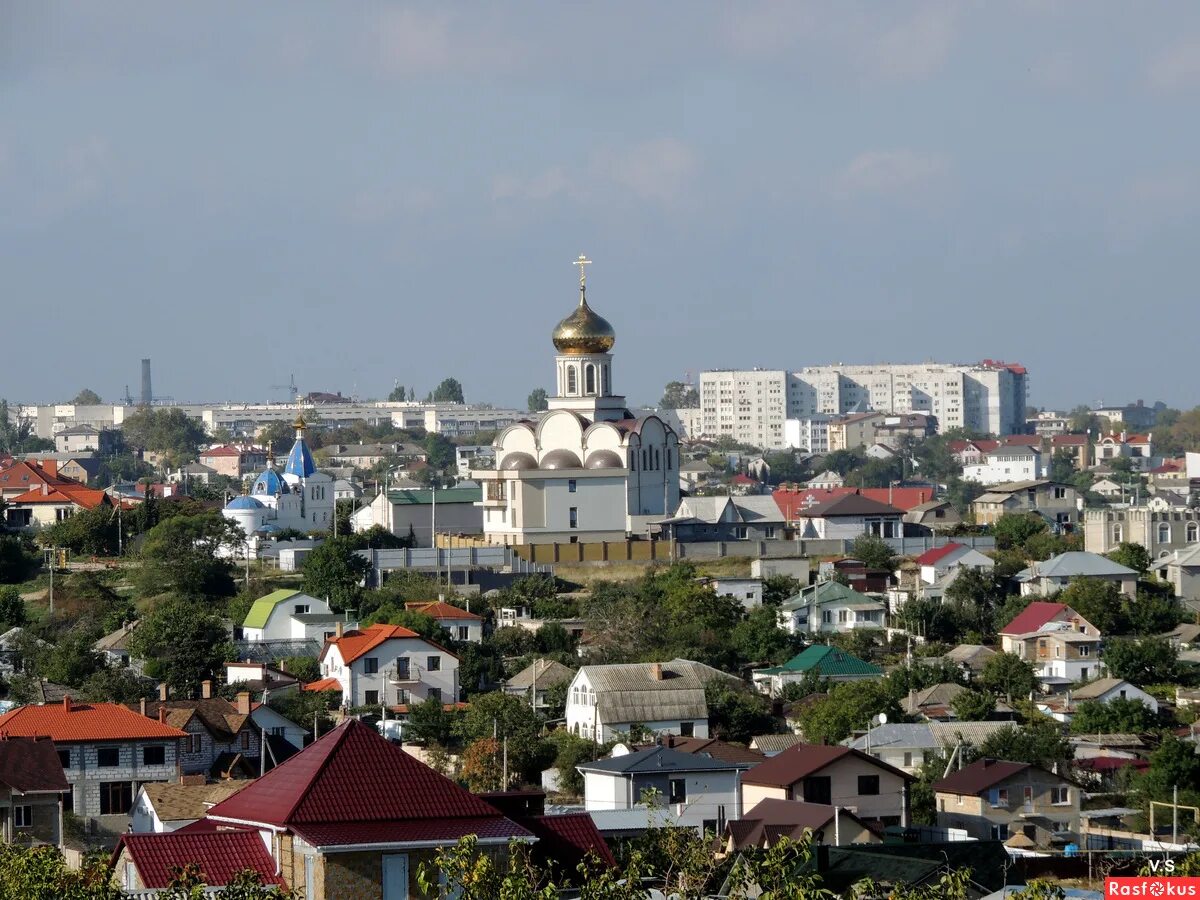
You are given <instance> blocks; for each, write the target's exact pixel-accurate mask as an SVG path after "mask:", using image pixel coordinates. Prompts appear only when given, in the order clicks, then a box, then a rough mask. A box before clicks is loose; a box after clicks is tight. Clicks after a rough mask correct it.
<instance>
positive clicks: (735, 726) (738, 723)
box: [704, 678, 775, 744]
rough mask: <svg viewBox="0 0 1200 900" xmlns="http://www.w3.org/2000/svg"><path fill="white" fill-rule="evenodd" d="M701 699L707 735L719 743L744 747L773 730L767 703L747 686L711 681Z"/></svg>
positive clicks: (719, 679)
mask: <svg viewBox="0 0 1200 900" xmlns="http://www.w3.org/2000/svg"><path fill="white" fill-rule="evenodd" d="M704 698H705V700H706V701H707V703H708V723H709V726H710V728H711V733H712V734H714V735H715V736H716V737H717V738H719V739H720V740H723V741H732V742H734V743H738V744H748V743H750V739H751V738H752V737H754V736H755V735H756V734H766V733H768V732H770V731H772V730H773V728H774V725H775V721H774V719H773V718H772V717H771V704H770V702H769V701H768V700H767V698H766V697H764V696H763V695H762V694H760V693H759V692H758V691H756V690H754V689H753V688H751V687H750V686H749V685H746V684H744V683H741V682H737V683H735V682H732V681H727V680H725V679H724V678H718V679H714V680H713V681H710V682H709V683H708V684H707V685H705V688H704Z"/></svg>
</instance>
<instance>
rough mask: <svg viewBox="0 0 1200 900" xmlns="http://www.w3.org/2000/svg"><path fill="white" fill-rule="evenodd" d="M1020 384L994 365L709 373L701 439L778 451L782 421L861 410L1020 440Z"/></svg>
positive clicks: (1022, 374)
mask: <svg viewBox="0 0 1200 900" xmlns="http://www.w3.org/2000/svg"><path fill="white" fill-rule="evenodd" d="M1026 379H1027V373H1026V370H1025V369H1024V368H1023V367H1022V366H1018V365H1011V364H1008V363H1001V362H996V361H993V360H984V361H983V362H981V363H976V364H972V365H957V364H949V363H915V364H910V363H900V364H878V365H851V366H847V365H831V366H808V367H805V368H802V369H799V370H796V371H793V372H787V371H785V370H783V369H741V370H733V369H728V370H724V369H720V370H711V371H707V372H702V373H701V375H700V409H701V427H702V428H703V435H702V436H703V437H706V438H709V439H712V438H717V437H720V436H722V435H728V436H730V437H732V438H733V439H734V440H736V441H738V442H739V443H744V444H750V445H753V446H758V447H763V448H769V449H779V448H782V447H785V446H787V445H788V441H787V435H786V433H785V422H786V420H788V419H796V420H803V419H806V418H809V417H812V416H818V415H824V416H837V415H844V414H847V413H851V412H861V411H864V410H874V411H877V412H889V413H925V414H927V415H932V416H935V417H936V418H937V422H938V430H939V431H945V430H946V429H949V428H969V429H972V430H974V431H979V432H983V433H988V434H997V435H1003V434H1019V433H1022V432H1023V431H1024V428H1025V402H1026V395H1027V387H1026ZM810 449H811V448H810Z"/></svg>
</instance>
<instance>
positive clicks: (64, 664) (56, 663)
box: [21, 631, 104, 687]
mask: <svg viewBox="0 0 1200 900" xmlns="http://www.w3.org/2000/svg"><path fill="white" fill-rule="evenodd" d="M21 655H22V656H23V657H25V658H26V659H27V660H28V659H30V658H32V659H33V667H34V673H35V674H36V675H37V677H39V678H45V679H46V680H47V681H53V682H55V683H56V684H66V685H70V686H71V687H79V686H81V685H82V684H83V683H84V682H85V681H87V680H88V679H89V678H91V677H92V676H93V675H94V674H96V672H98V671H100V670H101V669H102V668H104V663H103V661H102V660H101V659H100V654H98V653H97V652H96V651H95V650H93V649H92V641H91V640H89V638H88V636H87V635H85V634H83V633H81V632H78V631H71V632H67V633H66V634H64V635H62V636H61V637H60V638H59V639H58V643H57V644H55V645H54V646H53V647H51V648H50V649H49V650H42V651H40V652H38V653H36V654H33V655H30V654H27V653H24V652H22V654H21Z"/></svg>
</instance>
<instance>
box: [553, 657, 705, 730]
mask: <svg viewBox="0 0 1200 900" xmlns="http://www.w3.org/2000/svg"><path fill="white" fill-rule="evenodd" d="M565 716H566V720H567V730H568V731H570V732H571V733H572V734H577V735H580V736H581V737H585V738H588V739H590V740H595V741H597V742H599V743H605V742H607V741H611V740H615V739H617V738H618V737H620V736H621V735H626V734H628V733H629V729H630V726H632V725H640V726H642V727H643V728H645V729H646V730H647V731H649V732H651V733H653V734H677V735H685V736H691V737H702V738H706V737H708V736H709V731H708V716H707V714H706V715H705V716H704V717H703V718H699V719H664V720H639V721H636V722H635V721H629V722H610V721H606V720H604V719H603V718H602V717H601V716H600V709H599V707H598V706H597V704H596V692H595V691H594V690H593V688H592V685H591V682H590V681H589V680H588V677H587V672H586V671H585V670H584V669H580V670H579V671H578V672H576V673H575V677H574V678H573V679H572V680H571V684H570V685H569V686H568V687H567V703H566V710H565Z"/></svg>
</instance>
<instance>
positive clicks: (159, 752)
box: [142, 744, 167, 766]
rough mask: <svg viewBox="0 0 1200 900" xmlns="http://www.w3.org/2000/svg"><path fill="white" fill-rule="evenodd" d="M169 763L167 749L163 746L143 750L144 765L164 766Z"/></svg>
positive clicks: (158, 745)
mask: <svg viewBox="0 0 1200 900" xmlns="http://www.w3.org/2000/svg"><path fill="white" fill-rule="evenodd" d="M166 762H167V748H166V747H164V746H163V745H162V744H156V745H153V746H150V747H143V748H142V765H144V766H162V765H166Z"/></svg>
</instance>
